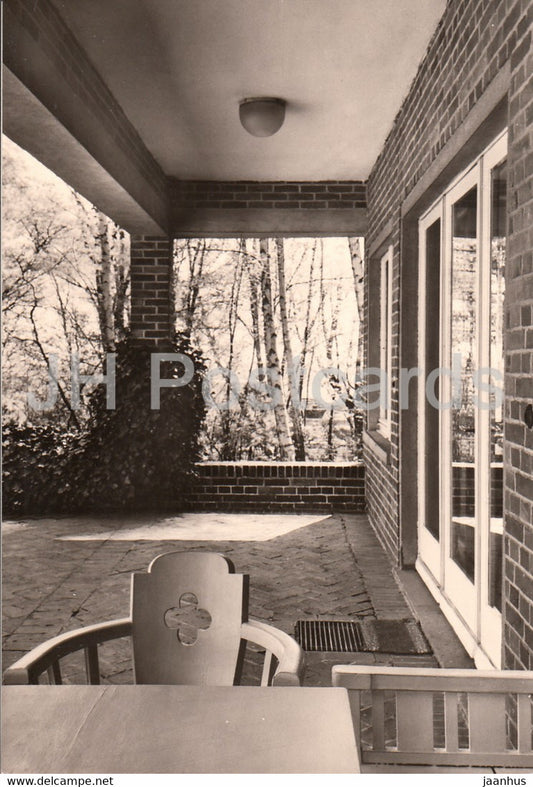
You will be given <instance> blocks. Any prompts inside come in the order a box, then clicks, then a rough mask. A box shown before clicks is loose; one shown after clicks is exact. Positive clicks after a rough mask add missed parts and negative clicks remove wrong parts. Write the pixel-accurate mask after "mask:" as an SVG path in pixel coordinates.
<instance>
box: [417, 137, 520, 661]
mask: <svg viewBox="0 0 533 787" xmlns="http://www.w3.org/2000/svg"><path fill="white" fill-rule="evenodd" d="M506 148H507V139H506V135H505V134H504V135H502V136H501V137H500V138H499V139H498V140H497V141H496V142H495V143H494V144H493V145H492V146H491V147H490V148H489V149H488V150H487V151H485V153H484V154H483V155H482V156H481V157H480V158H479V159H478V160H477V161H476V162H474V164H473V165H472V166H471V168H470V169H469V170H468V171H467V172H465V173H464V174H463V175H462V176H461V177H460V178H459V179H457V181H456V182H455V184H454V185H453V186H452V187H451V188H450V189H449V190H448V191H447V192H445V193H444V194H443V195H442V197H441V198H440V200H438V202H437V203H436V204H435V205H434V207H433V208H432V209H431V210H430V211H429V212H428V213H427V214H426V215H425V216H424V217H423V218H422V219H421V220H420V223H419V248H420V274H419V292H420V312H419V315H420V316H419V336H420V359H419V366H420V371H421V374H420V378H419V408H420V412H419V451H418V455H419V467H418V471H419V479H420V494H419V512H418V540H419V562H420V563H421V564H422V567H423V576H425V574H426V572H429V582H430V583H432V584H431V586H432V588H433V590H434V592H435V591H436V592H437V594H438V595H439V596H440V597H441V598H442V601H443V604H442V608H443V610H445V613H446V614H447V615H448V617H449V618H450V620H451V622H452V624H454V627H455V628H456V631H457V632H458V634H459V635H460V636H461V638H462V639H463V642H464V644H465V645H466V646H467V648H468V650H469V651H470V653H471V654H472V655H476V654H480V655H479V662H480V663H483V660H485V661H487V658H488V661H489V662H490V663H492V665H493V666H495V667H498V668H499V667H500V664H501V591H502V538H503V411H502V406H503V315H504V312H503V306H504V291H505V278H504V274H505V256H506V241H505V236H506V227H505V220H506V212H507V210H506V208H507V206H506V163H505V156H506ZM430 400H434V401H430ZM426 581H428V579H426ZM486 665H488V664H486Z"/></svg>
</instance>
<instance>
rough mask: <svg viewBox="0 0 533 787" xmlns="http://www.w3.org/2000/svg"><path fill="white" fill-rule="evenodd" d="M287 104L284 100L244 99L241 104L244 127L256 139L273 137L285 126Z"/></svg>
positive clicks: (240, 114)
mask: <svg viewBox="0 0 533 787" xmlns="http://www.w3.org/2000/svg"><path fill="white" fill-rule="evenodd" d="M285 103H286V102H285V101H283V99H282V98H243V100H242V101H241V102H240V103H239V117H240V119H241V123H242V125H243V127H244V128H245V129H246V131H247V132H248V133H249V134H252V135H253V136H254V137H271V136H272V134H275V133H276V131H279V130H280V128H281V127H282V125H283V121H284V120H285Z"/></svg>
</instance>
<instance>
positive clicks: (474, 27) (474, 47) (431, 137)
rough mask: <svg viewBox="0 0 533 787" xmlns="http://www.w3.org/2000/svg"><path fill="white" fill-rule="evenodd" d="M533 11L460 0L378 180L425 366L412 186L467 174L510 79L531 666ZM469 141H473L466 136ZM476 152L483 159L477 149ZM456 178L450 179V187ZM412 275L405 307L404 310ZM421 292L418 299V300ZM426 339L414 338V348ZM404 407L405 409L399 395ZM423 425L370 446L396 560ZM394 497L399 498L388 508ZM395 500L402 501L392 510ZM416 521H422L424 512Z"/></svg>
mask: <svg viewBox="0 0 533 787" xmlns="http://www.w3.org/2000/svg"><path fill="white" fill-rule="evenodd" d="M531 19H532V3H531V0H449V2H448V4H447V6H446V10H445V12H444V15H443V18H442V20H441V22H440V23H439V26H438V27H437V30H436V31H435V34H434V36H433V38H432V40H431V42H430V45H429V47H428V51H427V54H426V56H425V58H424V60H423V61H422V63H421V65H420V67H419V70H418V73H417V75H416V77H415V79H414V81H413V84H412V85H411V89H410V92H409V94H408V96H407V98H406V100H405V101H404V103H403V105H402V107H401V110H400V112H399V113H398V115H397V117H396V119H395V122H394V125H393V128H392V130H391V132H390V134H389V136H388V138H387V140H386V143H385V145H384V148H383V150H382V152H381V154H380V156H379V158H378V159H377V161H376V164H375V166H374V168H373V170H372V173H371V175H370V177H369V181H368V190H367V192H368V221H369V230H368V234H367V249H370V250H371V252H372V250H373V249H374V250H375V254H374V258H372V254H371V258H370V265H372V264H375V263H376V260H377V259H378V255H379V252H380V250H381V244H382V243H384V242H385V241H386V242H387V243H389V242H390V243H392V245H393V249H394V262H393V266H394V274H393V275H394V279H393V281H394V299H395V304H396V306H397V309H398V310H397V311H395V314H394V316H393V334H394V335H393V374H394V375H397V374H398V371H399V365H400V356H401V358H402V361H401V365H402V366H404V365H405V366H412V365H416V361H415V364H413V363H412V360H413V358H412V356H411V357H410V358H407V357H406V355H408V354H409V352H410V350H408V349H407V348H408V345H409V342H408V338H409V337H408V336H407V334H408V333H409V334H410V335H411V337H412V326H413V325H416V300H415V294H416V270H414V272H413V273H412V275H411V279H410V284H408V279H407V278H406V277H407V275H408V274H406V270H407V266H408V265H409V264H411V263H409V260H408V258H407V256H406V248H407V245H408V244H409V243H411V246H412V247H413V248H415V249H416V243H417V237H416V234H414V232H413V230H412V229H411V230H409V228H408V226H407V223H406V220H405V216H406V213H405V211H404V209H403V207H402V206H403V205H404V204H406V203H407V202H408V201H409V198H411V200H412V201H411V203H410V205H411V207H412V206H413V205H415V206H416V207H417V208H418V207H419V206H420V205H421V201H422V197H420V201H419V202H418V203H416V202H415V200H414V197H412V195H413V194H417V188H418V191H419V192H420V193H423V192H422V189H421V185H422V186H425V179H427V178H428V173H429V174H431V175H432V174H433V172H435V181H433V182H434V183H435V182H436V179H437V176H438V177H442V178H444V177H445V176H448V182H449V180H450V176H449V175H447V173H450V172H451V171H452V169H453V167H455V168H456V170H455V174H458V173H459V172H460V171H461V169H462V168H464V166H466V165H467V164H468V159H466V160H465V159H463V163H462V164H461V155H462V151H463V150H465V151H466V150H468V149H469V145H470V144H471V141H472V139H473V138H474V134H475V133H479V134H487V133H488V131H487V129H485V128H484V127H483V126H482V125H480V113H481V110H480V108H484V107H486V106H487V107H488V106H489V99H490V100H492V96H493V95H496V93H497V90H499V87H500V85H501V84H502V80H504V79H505V80H506V82H505V91H507V96H506V106H505V107H504V110H503V111H504V112H505V113H506V116H507V125H508V128H509V155H508V162H509V194H508V204H509V206H510V208H509V226H508V241H509V243H508V271H507V285H506V287H507V289H506V311H507V333H506V364H507V376H506V395H507V402H506V425H505V481H504V483H505V539H504V553H505V554H504V575H505V582H504V640H505V658H504V664H505V666H506V667H510V668H512V667H516V668H521V667H529V668H530V669H531V668H532V667H533V628H532V624H533V504H532V500H533V478H532V472H533V430H531V429H530V428H528V427H527V426H526V424H525V423H524V417H525V410H526V407H527V406H528V404H530V403H531V402H532V401H533V377H532V374H533V330H532V327H531V325H532V313H533V255H532V248H533V229H532V228H533V221H532V219H533V201H532V194H533V175H532V172H533V166H532V164H533V160H532V156H533V154H532V152H531V151H532V142H533V140H532V138H531V124H532V121H533V103H532V96H533V88H532V65H533V55H532V53H531V32H532V31H531ZM503 97H504V99H505V92H504V96H503ZM496 108H497V106H496V104H494V106H492V107H491V109H492V110H494V112H495V111H496ZM487 123H488V121H487ZM494 135H495V134H494ZM457 140H461V144H460V145H459V143H457ZM463 140H464V142H463ZM454 144H456V145H457V150H456V152H454V153H453V156H452V153H450V154H448V152H449V151H454ZM472 144H475V140H474V143H472ZM485 144H487V143H486V142H485ZM470 150H471V158H474V157H475V155H476V151H475V149H470ZM477 152H478V153H480V152H481V150H479V151H477ZM447 156H448V158H447V162H448V163H447V169H442V170H439V162H440V161H443V160H444V159H445V158H446V157H447ZM446 185H447V182H446V181H445V180H441V182H440V186H441V187H444V186H446ZM428 189H429V185H428ZM435 196H436V195H435ZM417 198H418V197H417ZM427 206H428V205H427ZM409 231H411V235H409V234H408V233H409ZM411 253H412V252H411ZM401 255H402V258H401ZM400 281H401V282H402V296H401V297H402V303H403V305H404V308H403V310H402V313H401V314H400V312H399V302H400V300H399V299H400ZM408 287H410V288H411V293H412V295H409V293H408V291H407V288H408ZM409 297H411V298H412V300H411V301H409V303H410V308H409V309H407V306H406V304H407V302H408V298H409ZM411 307H412V308H411ZM369 308H370V311H371V310H372V308H373V307H372V292H371V293H370V298H369ZM368 319H369V320H370V315H369V316H368ZM404 321H405V322H404ZM409 326H411V328H409ZM371 343H372V342H371ZM414 344H415V343H413V342H412V341H411V345H412V346H413V347H414ZM415 349H416V348H415ZM413 352H414V350H413ZM415 358H416V356H415ZM406 361H407V363H406ZM393 408H394V410H395V411H396V413H397V416H398V401H397V397H396V396H394V397H393ZM409 418H412V416H411V415H409V414H405V415H403V414H402V419H403V423H404V424H406V423H408V419H409ZM412 434H413V431H412V430H411V431H409V430H407V429H404V427H402V423H401V422H400V420H399V418H398V417H396V418H394V419H393V423H392V435H391V441H390V443H391V445H390V452H389V460H388V463H386V462H384V461H382V460H381V459H380V457H379V453H376V452H372V450H371V447H369V444H367V446H366V448H365V461H366V463H367V466H368V477H367V490H368V491H367V498H368V508H369V513H370V515H371V520H372V523H373V525H374V527H375V528H376V530H377V531H378V532H379V533H380V534H381V535H382V539H383V541H384V543H386V544H387V546H388V548H389V550H390V552H391V554H392V555H393V557H394V559H397V554H398V553H397V545H398V544H400V545H401V542H402V539H403V535H404V534H403V532H402V528H407V527H408V524H407V523H406V521H405V519H406V518H405V516H403V517H402V513H403V511H404V506H405V505H406V502H405V499H406V497H409V495H410V496H411V499H413V500H416V489H415V487H416V478H415V479H414V480H413V481H412V488H411V489H408V490H406V489H405V488H403V482H402V477H403V474H404V473H405V472H410V470H409V467H408V466H406V462H405V455H406V452H408V451H409V445H408V444H409V439H411V441H412ZM409 435H411V437H410V438H409ZM410 456H412V455H410ZM401 460H403V463H404V464H403V466H402V461H401ZM411 464H413V463H412V462H411ZM407 465H409V463H407ZM414 466H415V467H416V462H414ZM402 495H403V496H402ZM383 499H385V500H386V501H387V504H386V505H385V506H383V505H382V500H383ZM390 501H393V503H392V512H391V504H390ZM411 510H412V509H411ZM412 519H413V520H414V519H416V512H415V515H414V516H413V517H412ZM411 527H412V525H411Z"/></svg>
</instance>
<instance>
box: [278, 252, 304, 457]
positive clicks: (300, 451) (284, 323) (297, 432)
mask: <svg viewBox="0 0 533 787" xmlns="http://www.w3.org/2000/svg"><path fill="white" fill-rule="evenodd" d="M275 245H276V251H277V263H278V264H277V269H278V291H279V312H280V321H281V332H282V336H283V345H284V350H285V359H286V371H287V377H288V381H289V406H288V411H289V417H290V419H291V424H292V439H293V443H294V450H295V458H296V460H297V461H302V462H303V461H305V441H304V433H303V428H302V416H301V412H300V409H299V407H298V401H295V397H298V399H299V395H298V389H299V380H298V378H297V375H296V370H295V368H294V363H295V359H294V356H293V353H292V343H291V335H290V330H289V318H288V314H287V285H286V281H285V250H284V244H283V238H276V239H275Z"/></svg>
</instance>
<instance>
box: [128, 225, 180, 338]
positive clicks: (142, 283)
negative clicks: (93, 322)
mask: <svg viewBox="0 0 533 787" xmlns="http://www.w3.org/2000/svg"><path fill="white" fill-rule="evenodd" d="M172 248H173V242H172V239H171V238H167V237H164V236H161V237H159V236H153V235H135V236H133V237H132V238H131V327H132V332H133V335H134V336H135V337H136V338H138V339H149V340H151V341H152V342H158V341H162V340H165V339H168V338H169V337H170V335H171V333H172V329H173V322H174V293H173V284H172Z"/></svg>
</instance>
